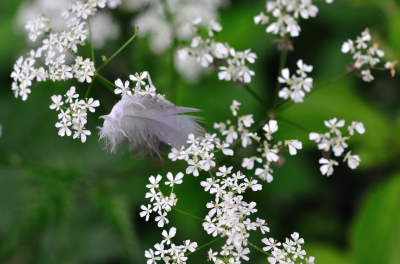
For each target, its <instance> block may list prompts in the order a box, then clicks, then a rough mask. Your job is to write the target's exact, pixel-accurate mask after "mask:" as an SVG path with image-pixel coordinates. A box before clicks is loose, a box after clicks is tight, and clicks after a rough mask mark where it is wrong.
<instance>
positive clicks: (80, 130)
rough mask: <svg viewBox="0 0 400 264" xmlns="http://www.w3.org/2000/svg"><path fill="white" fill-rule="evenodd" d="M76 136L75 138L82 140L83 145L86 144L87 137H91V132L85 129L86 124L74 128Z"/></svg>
mask: <svg viewBox="0 0 400 264" xmlns="http://www.w3.org/2000/svg"><path fill="white" fill-rule="evenodd" d="M74 129H75V130H76V131H75V134H74V136H73V138H81V141H82V143H85V141H86V136H89V135H90V134H91V132H90V131H89V130H86V129H85V128H84V124H79V125H78V126H74Z"/></svg>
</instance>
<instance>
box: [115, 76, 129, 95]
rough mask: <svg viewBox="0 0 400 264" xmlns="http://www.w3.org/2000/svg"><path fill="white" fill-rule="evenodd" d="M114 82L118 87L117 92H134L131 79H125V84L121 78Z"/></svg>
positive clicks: (124, 93) (123, 93)
mask: <svg viewBox="0 0 400 264" xmlns="http://www.w3.org/2000/svg"><path fill="white" fill-rule="evenodd" d="M114 83H115V85H116V86H117V87H118V88H116V89H115V90H114V93H115V94H122V95H126V94H132V92H131V91H130V88H129V81H125V84H124V83H122V81H121V79H117V80H116V81H115V82H114Z"/></svg>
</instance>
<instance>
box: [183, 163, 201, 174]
mask: <svg viewBox="0 0 400 264" xmlns="http://www.w3.org/2000/svg"><path fill="white" fill-rule="evenodd" d="M187 163H188V164H189V165H190V166H189V167H187V168H186V174H191V173H192V174H193V176H195V177H197V176H199V169H200V164H199V162H198V160H197V159H196V161H194V160H192V159H189V160H188V161H187Z"/></svg>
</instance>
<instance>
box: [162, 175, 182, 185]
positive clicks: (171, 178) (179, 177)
mask: <svg viewBox="0 0 400 264" xmlns="http://www.w3.org/2000/svg"><path fill="white" fill-rule="evenodd" d="M167 179H168V180H169V181H166V182H165V184H166V185H168V186H169V187H172V186H174V185H175V184H181V183H182V182H183V181H182V179H183V173H182V172H178V174H176V176H175V178H174V175H172V173H171V172H168V173H167Z"/></svg>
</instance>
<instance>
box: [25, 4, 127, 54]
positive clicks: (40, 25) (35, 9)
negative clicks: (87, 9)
mask: <svg viewBox="0 0 400 264" xmlns="http://www.w3.org/2000/svg"><path fill="white" fill-rule="evenodd" d="M69 2H70V1H52V0H33V1H29V3H25V4H24V5H21V6H20V8H19V10H18V25H19V27H20V28H24V27H26V28H28V27H29V28H32V27H33V28H32V29H29V32H32V33H29V35H28V36H29V39H30V40H31V41H34V40H35V39H36V37H37V36H39V35H40V34H39V32H37V31H43V32H44V33H45V34H46V33H48V32H49V31H50V21H51V31H53V32H54V31H59V30H63V29H64V28H65V18H64V17H63V16H60V10H67V11H66V12H69V11H68V10H71V9H70V8H69V7H70V6H71V4H70V3H69ZM98 2H99V5H100V4H101V1H98ZM106 4H107V6H108V7H109V8H115V7H117V5H120V4H121V0H106ZM39 12H40V13H42V14H45V15H42V16H41V17H38V18H35V19H33V20H32V21H31V22H29V23H28V24H26V17H30V16H32V15H33V14H35V16H36V14H37V13H39ZM39 20H41V21H39ZM90 26H91V38H92V39H91V40H92V45H93V47H94V48H101V47H103V46H104V44H105V41H106V40H107V39H115V38H117V37H118V36H119V34H120V28H119V26H118V25H117V24H116V23H115V22H114V21H113V19H112V16H111V14H110V13H109V12H98V13H97V14H96V16H93V17H92V18H91V19H90ZM104 32H107V34H104ZM31 36H32V39H31Z"/></svg>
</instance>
